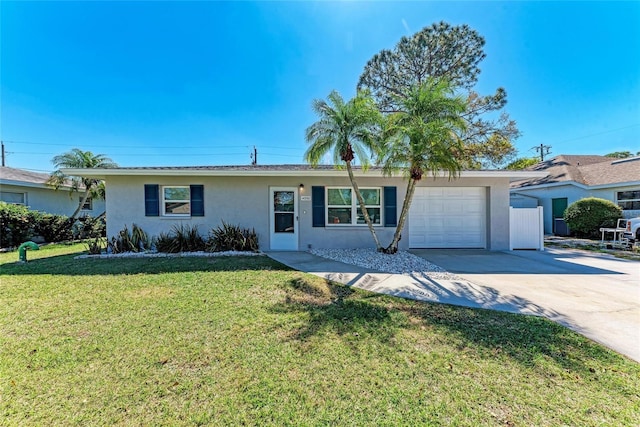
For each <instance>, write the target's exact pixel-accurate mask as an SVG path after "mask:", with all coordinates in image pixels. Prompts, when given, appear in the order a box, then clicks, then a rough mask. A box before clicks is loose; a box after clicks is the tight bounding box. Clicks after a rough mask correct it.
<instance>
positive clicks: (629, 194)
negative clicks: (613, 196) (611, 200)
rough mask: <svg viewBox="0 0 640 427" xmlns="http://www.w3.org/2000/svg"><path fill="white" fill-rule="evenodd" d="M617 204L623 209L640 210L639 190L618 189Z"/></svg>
mask: <svg viewBox="0 0 640 427" xmlns="http://www.w3.org/2000/svg"><path fill="white" fill-rule="evenodd" d="M617 198H618V206H620V207H621V208H622V210H625V211H631V210H640V190H633V191H618V197H617Z"/></svg>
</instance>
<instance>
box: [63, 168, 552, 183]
mask: <svg viewBox="0 0 640 427" xmlns="http://www.w3.org/2000/svg"><path fill="white" fill-rule="evenodd" d="M61 171H62V172H63V173H64V174H65V175H75V176H90V177H95V178H100V179H105V178H106V177H109V176H161V175H164V176H180V175H189V176H296V177H300V176H319V177H322V176H331V177H335V176H344V175H346V174H347V171H346V169H330V170H326V169H323V170H319V169H316V170H265V169H255V170H225V169H189V168H184V169H180V168H175V169H161V168H158V169H127V168H117V169H78V168H68V169H61ZM354 175H355V176H359V177H363V176H376V177H379V176H383V173H382V171H381V170H379V169H377V170H369V171H367V172H363V171H361V170H356V171H354ZM394 176H399V174H394ZM427 176H431V174H430V173H429V174H426V175H425V177H427ZM437 176H438V177H448V175H447V173H446V172H444V171H439V172H438V173H437ZM545 176H547V172H540V171H513V170H488V171H482V170H478V171H475V170H472V171H462V172H461V173H460V178H510V180H512V181H514V180H522V179H527V178H544V177H545Z"/></svg>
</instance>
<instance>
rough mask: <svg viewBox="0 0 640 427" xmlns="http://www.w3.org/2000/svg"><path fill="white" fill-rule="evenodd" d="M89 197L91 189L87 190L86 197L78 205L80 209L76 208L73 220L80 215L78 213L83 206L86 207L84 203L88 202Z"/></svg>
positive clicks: (72, 216)
mask: <svg viewBox="0 0 640 427" xmlns="http://www.w3.org/2000/svg"><path fill="white" fill-rule="evenodd" d="M88 197H89V188H87V189H86V191H85V192H84V195H83V196H82V198H81V199H80V203H78V207H77V208H76V210H75V211H74V212H73V214H72V215H71V219H76V216H77V215H78V212H80V209H82V206H84V203H85V202H86V201H87V198H88Z"/></svg>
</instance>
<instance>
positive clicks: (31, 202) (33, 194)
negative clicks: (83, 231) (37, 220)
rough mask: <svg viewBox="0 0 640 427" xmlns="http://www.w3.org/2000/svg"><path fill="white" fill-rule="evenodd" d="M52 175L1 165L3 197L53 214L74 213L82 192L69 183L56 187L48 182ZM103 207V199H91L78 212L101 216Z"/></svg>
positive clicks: (11, 201)
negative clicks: (74, 190)
mask: <svg viewBox="0 0 640 427" xmlns="http://www.w3.org/2000/svg"><path fill="white" fill-rule="evenodd" d="M49 176H50V175H49V174H48V173H40V172H33V171H29V170H24V169H17V168H10V167H8V166H0V200H2V201H3V202H7V203H11V204H14V205H25V206H28V207H29V208H30V209H33V210H36V211H41V212H47V213H51V214H58V215H67V216H69V215H71V214H73V212H74V211H75V210H76V208H77V207H78V204H79V203H80V201H81V200H82V193H78V192H71V184H70V183H69V184H68V185H63V186H61V187H60V188H59V189H58V190H55V189H54V188H53V187H52V186H50V185H48V184H47V181H48V180H49ZM104 210H105V204H104V200H91V198H88V199H87V201H86V202H85V203H84V205H83V206H82V209H81V210H80V213H79V214H80V215H81V216H82V215H90V216H98V215H100V214H101V213H103V212H104Z"/></svg>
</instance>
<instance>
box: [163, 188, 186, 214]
mask: <svg viewBox="0 0 640 427" xmlns="http://www.w3.org/2000/svg"><path fill="white" fill-rule="evenodd" d="M190 214H191V191H190V188H189V186H172V187H168V186H167V187H162V215H166V216H188V215H190Z"/></svg>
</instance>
